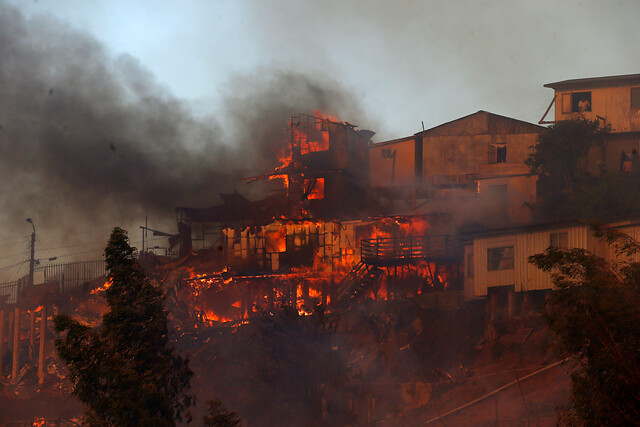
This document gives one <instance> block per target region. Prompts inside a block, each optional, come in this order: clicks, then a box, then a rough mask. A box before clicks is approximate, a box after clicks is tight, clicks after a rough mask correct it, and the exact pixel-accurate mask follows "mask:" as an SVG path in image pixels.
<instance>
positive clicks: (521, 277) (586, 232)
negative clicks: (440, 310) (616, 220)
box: [464, 225, 640, 299]
mask: <svg viewBox="0 0 640 427" xmlns="http://www.w3.org/2000/svg"><path fill="white" fill-rule="evenodd" d="M551 233H567V246H568V248H583V249H587V250H590V251H592V252H594V253H599V252H600V253H602V244H601V243H600V242H599V241H598V239H596V238H595V237H593V236H592V233H591V230H590V229H589V227H588V226H586V225H576V226H571V227H564V228H552V229H547V230H541V231H522V232H518V233H512V234H506V235H499V236H485V237H478V238H475V239H473V241H472V242H468V243H466V244H465V260H467V259H468V258H467V255H468V254H470V253H473V260H474V262H473V270H474V277H473V278H469V277H467V275H466V274H465V280H464V294H465V298H467V299H473V298H478V297H483V296H486V295H487V288H489V287H492V286H508V285H514V286H515V290H516V292H522V291H532V290H542V289H551V288H552V283H551V279H550V277H549V275H548V274H546V273H544V272H543V271H541V270H540V269H538V268H537V267H536V266H534V265H532V264H530V263H529V257H530V256H531V255H534V254H537V253H540V252H544V250H545V249H547V247H549V244H550V241H551ZM638 235H639V236H640V229H639V230H638ZM510 246H513V249H514V251H513V268H511V269H505V270H494V271H489V269H488V260H487V251H488V250H489V249H492V248H500V247H510ZM465 262H466V261H465Z"/></svg>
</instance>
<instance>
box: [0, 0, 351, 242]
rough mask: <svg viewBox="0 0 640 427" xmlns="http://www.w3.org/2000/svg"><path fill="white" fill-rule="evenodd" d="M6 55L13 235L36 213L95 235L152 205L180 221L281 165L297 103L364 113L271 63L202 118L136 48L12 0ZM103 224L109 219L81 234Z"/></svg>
mask: <svg viewBox="0 0 640 427" xmlns="http://www.w3.org/2000/svg"><path fill="white" fill-rule="evenodd" d="M0 58H1V60H0V170H1V173H2V180H1V181H0V188H1V191H2V193H3V194H4V197H3V198H2V201H1V202H0V212H1V213H0V215H1V217H0V220H1V221H2V222H3V225H4V226H3V234H5V236H16V235H23V234H27V233H28V232H30V227H29V225H28V224H25V223H24V218H25V217H33V218H34V220H35V222H36V224H38V228H39V230H40V231H43V230H50V231H51V230H65V232H64V234H65V235H66V237H65V239H64V240H66V241H67V243H68V242H72V243H83V244H86V246H91V245H94V246H95V245H96V244H98V245H100V244H102V243H103V242H104V241H106V236H107V234H106V232H108V229H109V228H110V227H112V226H114V225H118V224H122V225H125V226H127V225H128V224H132V223H134V222H135V223H136V224H140V223H141V222H142V219H143V217H144V215H149V216H150V217H151V218H155V219H156V221H157V222H162V223H163V224H165V225H166V226H170V224H172V222H173V218H174V217H173V209H174V207H176V206H181V205H183V206H207V205H211V204H213V203H215V202H217V200H218V193H219V192H229V191H232V190H233V188H234V186H236V187H238V188H241V189H244V187H239V185H241V184H238V183H237V180H238V179H239V178H241V177H243V176H247V175H255V174H259V173H261V172H263V171H265V170H268V169H271V168H273V167H274V166H275V165H276V158H275V154H276V153H277V152H278V151H279V150H280V147H281V145H282V144H283V142H284V135H285V134H284V132H283V129H284V127H285V126H286V122H287V119H288V118H289V115H290V114H291V113H296V112H299V111H302V112H309V113H312V112H313V110H314V109H319V110H324V111H326V112H328V113H331V114H335V115H343V117H345V118H347V115H350V116H349V117H348V119H349V120H350V121H355V122H356V123H358V122H357V120H359V119H361V118H362V114H361V110H360V109H359V108H358V107H357V103H356V102H355V101H354V100H353V99H352V97H351V96H349V95H347V92H346V91H345V90H344V89H343V88H340V87H339V86H338V85H337V84H335V83H333V82H331V81H330V80H328V79H320V78H312V77H309V76H306V75H302V74H297V73H293V72H283V71H273V70H271V71H270V70H262V71H261V72H260V73H259V74H257V75H255V76H243V77H237V78H236V79H234V80H233V81H231V82H230V83H229V85H228V86H227V87H226V89H225V90H226V96H227V98H228V99H227V100H226V102H225V103H223V104H224V105H225V107H224V109H225V111H223V112H221V113H220V115H219V117H218V118H214V117H209V118H206V119H199V118H196V117H195V116H194V115H193V114H192V113H191V111H190V107H189V105H188V103H187V102H186V101H183V100H180V99H176V98H175V97H174V96H172V95H171V94H170V93H169V92H168V90H167V89H165V88H164V87H163V86H162V85H161V84H160V83H158V82H157V81H156V80H155V78H154V76H153V75H152V74H151V73H150V72H149V71H148V70H147V69H145V68H144V67H143V66H142V65H141V64H139V63H138V61H137V60H136V59H135V58H133V57H131V56H129V55H120V56H117V57H114V56H112V55H111V54H110V53H109V52H108V51H107V50H106V49H105V48H104V47H103V46H102V45H101V44H100V43H99V42H98V41H97V40H95V39H94V38H93V37H91V36H90V35H88V34H86V33H82V32H79V31H77V30H75V29H72V28H70V27H68V26H67V25H65V24H64V23H61V22H59V21H56V20H54V19H53V18H49V17H37V18H34V19H26V18H25V17H24V16H23V15H22V14H21V13H20V12H19V11H18V10H17V9H15V8H14V7H11V6H9V5H6V4H2V3H0ZM157 222H156V224H157ZM96 224H101V225H102V224H104V227H103V228H102V229H100V230H99V231H96V229H93V230H92V231H90V232H89V234H87V232H85V234H83V235H82V236H80V235H78V233H77V231H78V230H80V229H82V230H86V229H92V228H94V227H95V225H96ZM151 225H153V224H151ZM23 228H24V230H23ZM16 229H17V230H18V231H16ZM136 234H137V233H136ZM58 239H59V237H56V241H49V242H47V246H48V247H54V246H56V244H57V243H62V241H60V242H58V241H57V240H58ZM96 239H97V240H96ZM58 246H61V245H58Z"/></svg>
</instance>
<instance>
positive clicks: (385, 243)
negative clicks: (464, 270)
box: [360, 235, 458, 265]
mask: <svg viewBox="0 0 640 427" xmlns="http://www.w3.org/2000/svg"><path fill="white" fill-rule="evenodd" d="M360 247H361V255H362V257H361V259H362V261H363V262H365V263H367V264H377V265H382V264H398V263H404V262H408V261H411V260H417V259H427V260H428V259H443V258H452V257H455V256H457V255H458V254H457V252H458V251H457V245H456V240H455V239H453V238H451V237H450V236H446V235H435V236H409V237H388V238H377V239H363V240H362V243H361V246H360Z"/></svg>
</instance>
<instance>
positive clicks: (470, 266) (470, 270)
mask: <svg viewBox="0 0 640 427" xmlns="http://www.w3.org/2000/svg"><path fill="white" fill-rule="evenodd" d="M467 277H468V278H472V277H473V254H467Z"/></svg>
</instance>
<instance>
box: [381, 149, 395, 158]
mask: <svg viewBox="0 0 640 427" xmlns="http://www.w3.org/2000/svg"><path fill="white" fill-rule="evenodd" d="M394 154H395V153H394V151H393V150H392V149H391V148H383V149H382V150H381V151H380V156H381V157H382V158H383V159H391V158H393V155H394Z"/></svg>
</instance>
